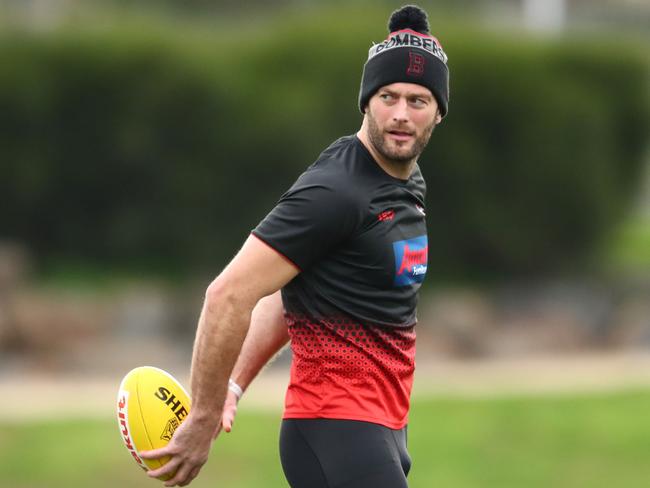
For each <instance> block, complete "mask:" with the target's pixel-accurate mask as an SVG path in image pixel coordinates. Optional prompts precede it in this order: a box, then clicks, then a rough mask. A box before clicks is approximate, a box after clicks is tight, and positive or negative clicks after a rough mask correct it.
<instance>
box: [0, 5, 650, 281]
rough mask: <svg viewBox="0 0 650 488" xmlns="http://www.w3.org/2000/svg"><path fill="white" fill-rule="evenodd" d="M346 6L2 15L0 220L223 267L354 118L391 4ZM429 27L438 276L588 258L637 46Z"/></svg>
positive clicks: (625, 150)
mask: <svg viewBox="0 0 650 488" xmlns="http://www.w3.org/2000/svg"><path fill="white" fill-rule="evenodd" d="M347 13H348V15H341V13H340V10H336V11H334V10H332V11H328V10H323V9H320V10H317V11H307V12H302V13H301V14H294V15H293V16H287V17H283V18H281V19H280V18H278V19H274V20H270V21H267V22H260V23H257V24H255V25H251V24H243V23H236V24H233V25H223V26H220V28H219V29H207V28H197V27H196V26H191V25H189V24H188V25H186V24H183V23H177V24H174V26H173V28H167V26H165V24H164V23H159V22H154V21H149V22H138V23H126V24H124V25H123V26H122V27H120V28H113V29H108V30H102V29H98V28H94V29H82V28H79V27H74V28H60V29H56V30H54V31H51V32H46V33H43V32H40V33H34V32H29V31H14V32H8V33H7V32H5V34H3V35H2V38H0V58H3V59H8V60H11V62H10V63H0V112H1V113H2V117H1V118H0V146H1V147H2V148H3V151H2V165H0V195H2V205H0V221H1V222H2V223H3V224H2V227H1V228H0V237H4V238H11V239H17V240H19V241H22V242H25V243H27V244H28V246H29V247H30V248H31V249H32V250H33V251H35V252H36V253H37V256H39V257H41V258H45V259H55V260H56V259H63V260H65V259H68V258H69V259H73V258H74V259H83V260H89V261H97V262H104V263H114V264H127V265H128V264H129V263H138V266H140V267H143V266H144V267H148V266H150V267H154V266H162V267H175V268H177V269H183V270H187V269H192V268H193V267H207V268H208V269H210V270H211V272H213V271H215V270H218V269H219V268H220V267H221V266H222V265H223V263H224V261H225V260H226V259H228V257H229V256H230V255H232V253H233V252H234V250H235V249H236V248H237V246H238V245H239V244H240V243H241V242H242V240H243V238H244V236H245V235H246V234H247V233H248V231H249V230H250V229H251V228H252V227H254V226H255V225H256V224H257V222H258V221H259V220H260V219H261V218H262V217H263V216H264V215H265V213H266V212H267V211H268V210H269V209H270V208H271V206H272V205H273V204H274V202H275V201H277V199H278V197H279V196H280V195H281V194H282V192H283V191H284V190H286V189H287V188H288V187H289V186H290V184H291V183H292V182H293V180H294V179H295V178H296V177H297V175H298V174H299V173H300V171H301V170H302V169H303V168H304V167H306V166H307V165H308V164H310V163H311V162H312V161H313V160H314V159H315V158H316V157H317V156H318V153H319V152H320V151H321V150H322V149H324V148H325V147H326V146H327V145H328V144H329V143H330V142H331V141H333V140H334V139H336V138H338V137H339V136H341V135H344V134H349V133H352V132H354V131H356V130H357V128H358V126H359V125H360V121H361V115H360V114H359V112H358V110H357V108H356V98H357V93H358V84H359V80H360V75H361V68H362V65H363V62H364V60H365V57H366V53H367V49H368V47H369V45H370V41H371V40H374V41H379V40H381V39H382V38H383V37H385V35H386V32H385V30H384V28H382V27H381V26H383V25H384V18H383V17H384V15H383V14H384V12H381V14H382V16H381V18H379V17H377V14H372V13H370V14H369V13H367V12H363V13H361V12H354V11H350V12H347ZM433 30H434V32H436V33H437V34H438V35H439V37H440V39H441V40H442V42H443V45H444V46H445V49H446V51H447V53H448V55H449V59H450V68H451V73H452V80H451V102H450V113H449V116H448V117H447V119H446V120H445V121H444V123H443V124H442V125H441V126H440V127H439V128H438V129H437V131H436V133H434V136H433V138H432V142H431V143H430V147H429V149H428V150H427V151H426V152H425V154H424V155H423V157H422V158H421V161H420V163H421V166H422V167H423V171H424V173H425V176H426V177H427V181H428V185H429V191H428V216H429V217H428V218H429V234H430V239H429V240H430V246H431V252H430V257H429V259H430V264H431V269H432V270H436V272H435V273H432V274H431V275H432V277H433V278H434V280H435V279H436V277H445V276H446V277H449V276H461V277H462V276H464V277H466V276H476V275H479V276H501V275H521V274H530V273H539V272H542V271H549V270H551V271H554V270H555V271H557V270H563V269H567V268H573V267H575V266H576V265H577V266H580V263H583V262H584V258H585V257H587V256H589V253H590V252H591V251H592V250H593V249H594V248H595V246H596V245H597V244H598V243H599V242H600V240H601V239H602V237H603V235H604V234H605V232H606V230H607V229H609V228H611V227H612V226H613V225H615V224H616V223H617V222H618V221H619V220H620V218H621V216H622V215H623V214H624V211H625V209H626V208H627V206H628V205H629V203H630V197H631V196H632V195H633V194H634V191H635V189H636V184H637V181H638V179H639V174H640V172H641V167H642V163H643V156H644V148H645V144H646V143H647V132H648V128H649V127H650V125H649V109H648V107H649V104H648V99H647V87H648V76H647V74H648V65H647V60H646V59H645V58H644V56H643V53H644V51H643V50H642V49H641V48H640V47H639V46H635V45H633V44H630V43H625V42H623V41H618V42H617V41H613V40H611V39H594V38H590V39H576V38H564V39H561V40H556V41H550V40H546V41H544V40H540V39H538V40H531V39H519V38H516V37H514V34H513V35H512V37H508V36H504V35H497V34H495V33H489V32H482V31H468V30H467V28H466V27H465V28H463V29H458V28H456V27H454V24H453V23H450V24H443V23H442V22H441V23H439V25H436V24H435V23H434V25H433ZM576 263H577V264H576Z"/></svg>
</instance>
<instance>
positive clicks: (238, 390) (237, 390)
mask: <svg viewBox="0 0 650 488" xmlns="http://www.w3.org/2000/svg"><path fill="white" fill-rule="evenodd" d="M228 390H230V391H232V392H233V393H234V394H235V396H236V397H237V401H239V400H240V399H241V397H242V396H243V394H244V389H243V388H242V387H241V386H239V385H238V384H237V383H235V381H234V380H233V379H232V378H230V379H229V380H228Z"/></svg>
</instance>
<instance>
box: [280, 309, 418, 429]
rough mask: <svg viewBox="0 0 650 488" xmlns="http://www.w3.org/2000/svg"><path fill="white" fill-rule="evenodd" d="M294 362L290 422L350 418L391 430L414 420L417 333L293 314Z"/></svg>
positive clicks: (288, 408)
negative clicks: (410, 411)
mask: <svg viewBox="0 0 650 488" xmlns="http://www.w3.org/2000/svg"><path fill="white" fill-rule="evenodd" d="M286 319H287V325H288V327H289V335H290V337H291V349H292V351H293V363H292V366H291V381H290V384H289V389H288V391H287V399H286V408H285V414H284V417H285V418H313V417H325V418H344V419H354V420H365V421H370V422H376V423H380V424H383V425H386V426H388V427H391V428H401V427H403V426H404V425H405V424H406V422H407V420H408V418H407V415H408V409H409V399H410V393H411V387H412V384H413V371H414V369H415V331H414V328H413V327H409V328H406V329H399V328H389V327H380V326H374V325H367V324H359V323H355V322H353V321H351V320H349V319H346V318H337V319H328V320H320V321H315V320H313V319H310V318H308V317H305V316H299V315H294V314H287V315H286Z"/></svg>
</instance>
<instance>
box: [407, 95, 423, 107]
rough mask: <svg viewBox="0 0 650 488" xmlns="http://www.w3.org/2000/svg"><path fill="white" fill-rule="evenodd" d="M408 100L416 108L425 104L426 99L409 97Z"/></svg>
mask: <svg viewBox="0 0 650 488" xmlns="http://www.w3.org/2000/svg"><path fill="white" fill-rule="evenodd" d="M409 102H410V103H411V105H413V106H414V107H416V108H423V107H426V106H427V100H426V99H424V98H420V97H414V98H411V99H410V100H409Z"/></svg>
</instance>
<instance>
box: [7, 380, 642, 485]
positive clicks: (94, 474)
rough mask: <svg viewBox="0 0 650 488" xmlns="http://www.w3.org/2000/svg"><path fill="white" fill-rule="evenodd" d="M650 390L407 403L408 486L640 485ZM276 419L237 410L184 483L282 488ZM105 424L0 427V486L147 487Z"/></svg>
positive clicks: (111, 427) (112, 424)
mask: <svg viewBox="0 0 650 488" xmlns="http://www.w3.org/2000/svg"><path fill="white" fill-rule="evenodd" d="M648 412H650V391H630V392H622V393H611V394H590V395H586V394H585V395H580V396H566V395H563V396H560V395H558V396H545V397H513V398H489V399H461V398H443V399H441V398H436V399H420V400H418V401H417V402H415V405H414V408H413V411H412V415H411V422H410V427H409V449H410V452H411V456H412V458H413V469H412V472H411V475H410V476H409V480H410V486H411V487H412V488H418V487H421V488H425V487H427V488H428V487H518V488H519V487H551V486H552V487H567V488H568V487H571V488H575V487H611V486H616V487H639V486H649V485H650V462H649V461H648V456H649V453H650V416H649V415H648ZM278 428H279V414H278V413H260V412H250V411H249V412H246V411H245V409H242V411H241V413H240V416H239V418H238V421H237V425H236V429H235V431H234V432H233V433H232V434H229V435H222V437H221V438H220V439H219V440H218V441H217V442H216V443H215V444H214V446H213V448H212V452H211V457H210V461H209V462H208V464H207V465H206V466H205V468H204V470H203V472H202V474H201V475H200V476H199V478H198V479H197V480H196V481H195V482H194V483H193V484H192V486H194V487H216V486H220V487H228V488H239V487H251V488H252V487H255V488H266V487H284V486H286V484H285V482H284V478H283V476H282V472H281V468H280V463H279V459H278V453H277V432H278ZM120 442H121V441H120V437H119V435H118V431H117V426H116V422H115V421H113V420H112V419H106V420H95V421H91V420H83V421H70V420H65V421H64V420H61V421H56V422H36V423H27V424H1V423H0V480H1V481H0V485H2V486H7V487H11V488H46V487H47V488H59V487H61V488H63V487H66V488H76V487H98V488H102V487H125V488H126V487H147V486H151V487H154V486H162V484H159V483H158V482H157V481H153V480H148V479H147V478H146V477H145V475H144V474H143V473H142V472H141V471H140V469H139V468H138V467H137V466H136V465H135V463H134V462H133V461H132V460H131V459H130V458H129V456H128V453H127V452H126V449H124V447H123V446H122V445H121V443H120Z"/></svg>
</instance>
